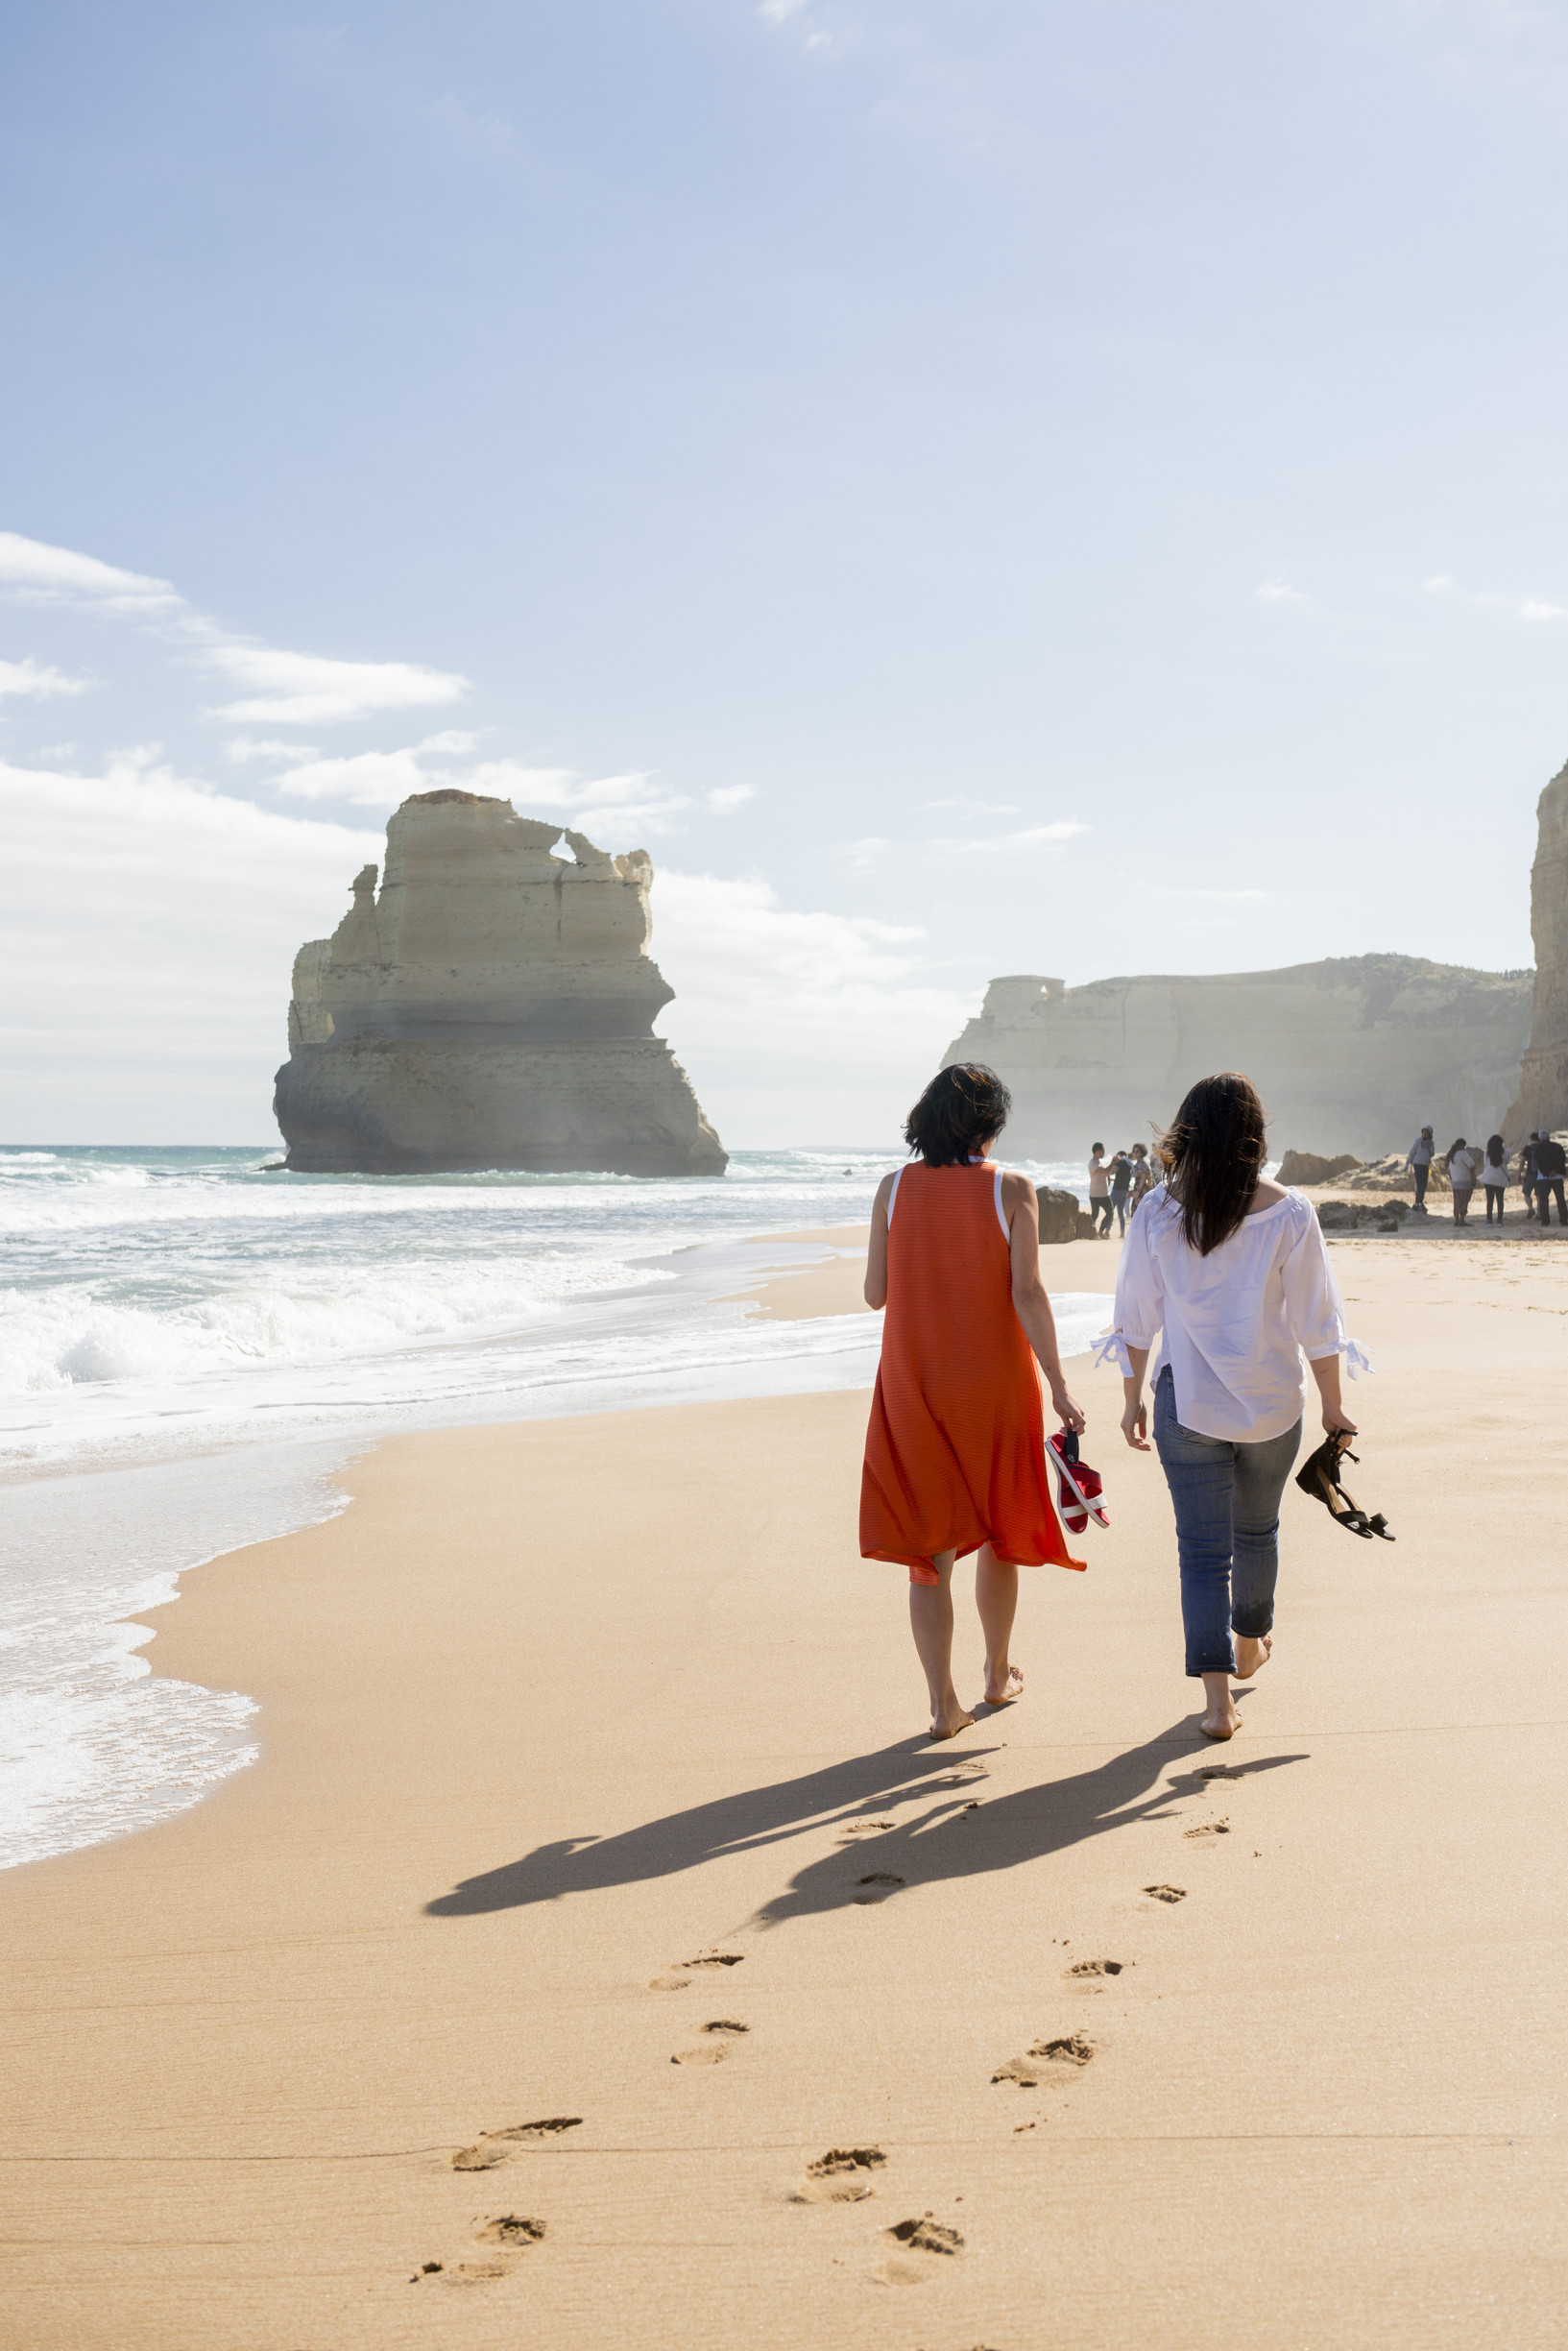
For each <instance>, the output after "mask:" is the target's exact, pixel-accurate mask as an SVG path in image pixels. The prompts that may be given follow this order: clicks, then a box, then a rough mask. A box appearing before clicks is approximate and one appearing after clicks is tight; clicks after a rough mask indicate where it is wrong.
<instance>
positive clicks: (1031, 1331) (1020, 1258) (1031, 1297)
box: [1001, 1175, 1085, 1434]
mask: <svg viewBox="0 0 1568 2351" xmlns="http://www.w3.org/2000/svg"><path fill="white" fill-rule="evenodd" d="M1001 1209H1002V1214H1003V1215H1004V1216H1005V1217H1006V1219H1007V1248H1008V1251H1009V1254H1010V1256H1011V1258H1012V1272H1013V1311H1014V1313H1015V1314H1016V1315H1017V1317H1018V1319H1019V1321H1020V1322H1022V1324H1023V1325H1024V1335H1025V1338H1026V1339H1027V1340H1028V1343H1029V1345H1030V1346H1031V1347H1033V1349H1034V1353H1035V1359H1036V1361H1037V1362H1038V1364H1039V1366H1040V1369H1041V1370H1042V1371H1043V1372H1044V1373H1045V1375H1046V1385H1047V1387H1048V1388H1049V1390H1050V1401H1051V1406H1052V1409H1053V1410H1054V1411H1055V1413H1056V1414H1057V1416H1058V1418H1060V1420H1061V1423H1062V1426H1063V1427H1064V1428H1070V1429H1072V1430H1073V1433H1074V1434H1076V1433H1077V1432H1078V1431H1079V1430H1081V1429H1082V1428H1083V1427H1084V1426H1085V1422H1084V1417H1083V1415H1082V1413H1081V1412H1080V1411H1079V1410H1078V1407H1077V1406H1076V1404H1074V1403H1073V1398H1072V1397H1071V1396H1070V1395H1069V1394H1068V1392H1067V1382H1066V1380H1065V1379H1064V1378H1063V1376H1062V1355H1061V1349H1060V1347H1059V1346H1058V1345H1057V1344H1056V1318H1055V1316H1054V1315H1053V1314H1052V1313H1051V1311H1050V1300H1049V1297H1047V1296H1046V1285H1045V1283H1044V1282H1043V1281H1042V1280H1041V1279H1040V1203H1039V1201H1038V1200H1036V1199H1035V1196H1034V1186H1033V1184H1031V1183H1030V1181H1029V1179H1028V1177H1027V1176H1026V1175H1003V1177H1002V1179H1001Z"/></svg>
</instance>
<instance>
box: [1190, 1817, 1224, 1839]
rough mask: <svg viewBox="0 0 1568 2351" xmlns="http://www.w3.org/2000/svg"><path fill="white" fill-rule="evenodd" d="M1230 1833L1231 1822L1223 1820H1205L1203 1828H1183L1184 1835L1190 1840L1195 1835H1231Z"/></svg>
mask: <svg viewBox="0 0 1568 2351" xmlns="http://www.w3.org/2000/svg"><path fill="white" fill-rule="evenodd" d="M1229 1834H1230V1823H1229V1821H1222V1820H1219V1821H1205V1822H1204V1824H1203V1826H1202V1828H1201V1829H1184V1830H1182V1835H1183V1836H1184V1837H1186V1838H1188V1839H1189V1840H1191V1839H1192V1838H1193V1837H1216V1836H1229Z"/></svg>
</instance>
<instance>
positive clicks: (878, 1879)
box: [854, 1870, 905, 1903]
mask: <svg viewBox="0 0 1568 2351" xmlns="http://www.w3.org/2000/svg"><path fill="white" fill-rule="evenodd" d="M904 1882H905V1881H904V1879H903V1878H895V1877H894V1875H893V1873H892V1871H891V1870H868V1871H867V1873H866V1875H865V1876H864V1877H863V1878H856V1880H855V1883H856V1888H857V1891H856V1895H855V1897H854V1899H855V1900H856V1902H857V1903H879V1902H885V1901H886V1900H887V1898H888V1896H889V1894H896V1893H897V1892H898V1890H899V1888H900V1886H901V1885H903V1883H904Z"/></svg>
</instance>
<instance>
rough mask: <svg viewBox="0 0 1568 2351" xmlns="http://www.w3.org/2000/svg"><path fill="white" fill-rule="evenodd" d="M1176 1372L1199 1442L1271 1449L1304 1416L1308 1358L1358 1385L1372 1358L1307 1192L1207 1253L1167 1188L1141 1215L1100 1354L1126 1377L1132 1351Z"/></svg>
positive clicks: (1182, 1405)
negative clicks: (1155, 1349) (1353, 1329)
mask: <svg viewBox="0 0 1568 2351" xmlns="http://www.w3.org/2000/svg"><path fill="white" fill-rule="evenodd" d="M1157 1338H1158V1339H1159V1340H1160V1351H1159V1355H1158V1358H1157V1359H1156V1361H1155V1363H1154V1366H1153V1370H1152V1377H1153V1379H1155V1380H1158V1378H1159V1376H1160V1373H1161V1372H1162V1371H1163V1370H1164V1369H1165V1368H1166V1366H1167V1365H1168V1364H1169V1365H1170V1377H1171V1384H1172V1386H1173V1388H1174V1391H1175V1394H1174V1396H1173V1399H1172V1400H1173V1402H1174V1404H1175V1408H1176V1418H1177V1419H1178V1420H1179V1421H1180V1422H1181V1425H1182V1427H1183V1428H1190V1429H1193V1430H1194V1431H1195V1432H1196V1434H1197V1435H1198V1436H1200V1437H1217V1438H1219V1439H1221V1440H1227V1441H1228V1442H1231V1443H1233V1444H1263V1443H1266V1442H1267V1440H1268V1439H1269V1438H1270V1437H1283V1436H1284V1434H1285V1432H1286V1430H1287V1429H1288V1428H1290V1427H1291V1424H1292V1422H1294V1421H1296V1420H1299V1419H1300V1418H1301V1416H1302V1413H1303V1411H1304V1409H1305V1406H1306V1400H1307V1371H1306V1368H1305V1364H1304V1363H1303V1360H1302V1358H1303V1357H1304V1356H1305V1358H1306V1361H1307V1362H1308V1363H1317V1362H1319V1361H1321V1359H1322V1358H1323V1357H1324V1356H1326V1355H1343V1356H1344V1358H1345V1362H1346V1368H1347V1369H1348V1370H1349V1373H1350V1376H1351V1378H1352V1379H1354V1378H1355V1376H1356V1373H1357V1371H1358V1370H1359V1369H1365V1370H1367V1371H1370V1370H1371V1369H1372V1365H1371V1360H1370V1358H1369V1357H1368V1356H1367V1355H1366V1354H1365V1353H1364V1352H1363V1349H1362V1348H1361V1347H1360V1346H1358V1345H1357V1344H1356V1342H1355V1340H1353V1339H1351V1338H1349V1337H1347V1336H1346V1333H1345V1321H1344V1302H1343V1300H1342V1299H1341V1297H1340V1296H1339V1283H1338V1282H1337V1281H1336V1280H1335V1278H1334V1269H1333V1267H1332V1266H1331V1265H1330V1264H1329V1261H1328V1251H1327V1250H1326V1249H1325V1248H1324V1247H1323V1236H1322V1234H1321V1233H1320V1232H1319V1230H1318V1228H1317V1219H1316V1217H1315V1215H1314V1213H1313V1210H1312V1205H1311V1202H1310V1201H1308V1200H1303V1199H1302V1197H1301V1195H1300V1193H1299V1192H1287V1194H1286V1195H1285V1198H1284V1199H1283V1200H1276V1201H1274V1203H1273V1205H1272V1206H1271V1207H1268V1208H1261V1209H1260V1210H1259V1211H1258V1213H1257V1215H1256V1216H1249V1217H1246V1218H1244V1219H1243V1220H1242V1224H1240V1225H1239V1226H1238V1228H1237V1230H1236V1231H1235V1232H1233V1233H1232V1234H1231V1236H1230V1239H1229V1240H1228V1241H1222V1242H1221V1243H1220V1244H1219V1247H1218V1248H1217V1249H1213V1250H1211V1251H1210V1253H1209V1255H1208V1256H1207V1257H1203V1256H1200V1255H1199V1254H1198V1252H1197V1250H1196V1249H1194V1248H1188V1246H1187V1242H1186V1240H1185V1238H1184V1237H1183V1234H1182V1228H1181V1210H1180V1209H1179V1208H1178V1207H1177V1206H1176V1203H1175V1202H1174V1200H1171V1198H1170V1193H1169V1192H1168V1191H1167V1189H1166V1187H1165V1185H1164V1184H1159V1185H1157V1186H1156V1187H1155V1189H1154V1190H1153V1191H1152V1192H1150V1193H1149V1194H1148V1196H1147V1198H1146V1200H1144V1201H1143V1202H1142V1203H1141V1205H1140V1206H1139V1208H1138V1209H1137V1211H1136V1213H1135V1215H1134V1217H1133V1220H1132V1223H1131V1224H1130V1225H1129V1227H1128V1229H1127V1238H1126V1244H1125V1247H1124V1248H1123V1249H1122V1266H1121V1271H1120V1272H1119V1273H1118V1275H1117V1282H1116V1322H1115V1325H1114V1327H1113V1328H1112V1329H1111V1330H1110V1331H1109V1332H1108V1333H1107V1334H1106V1336H1105V1337H1104V1338H1103V1339H1102V1340H1101V1342H1100V1344H1099V1346H1098V1349H1097V1359H1098V1361H1099V1362H1100V1363H1105V1362H1107V1361H1110V1360H1115V1361H1116V1362H1118V1363H1119V1364H1120V1365H1121V1367H1122V1372H1123V1374H1126V1373H1129V1372H1130V1371H1131V1369H1132V1366H1131V1364H1130V1363H1129V1361H1128V1358H1127V1349H1128V1347H1141V1348H1142V1347H1152V1346H1153V1345H1154V1342H1155V1340H1156V1339H1157Z"/></svg>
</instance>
